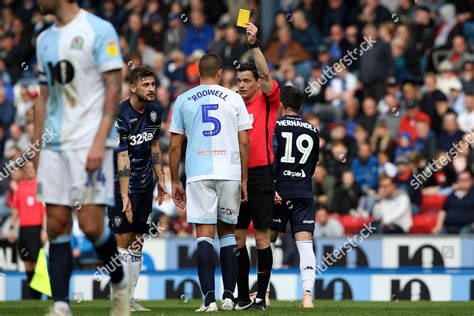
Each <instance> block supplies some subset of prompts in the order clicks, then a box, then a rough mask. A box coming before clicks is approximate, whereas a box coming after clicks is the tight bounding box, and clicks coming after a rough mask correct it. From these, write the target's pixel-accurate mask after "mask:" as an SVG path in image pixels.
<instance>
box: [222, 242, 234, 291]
mask: <svg viewBox="0 0 474 316" xmlns="http://www.w3.org/2000/svg"><path fill="white" fill-rule="evenodd" d="M220 242H221V251H220V261H221V270H222V281H223V283H224V293H223V294H222V299H226V298H230V299H234V291H235V283H236V282H237V265H238V264H237V263H238V262H237V260H238V259H237V248H236V246H235V235H226V236H223V237H222V238H221V239H220Z"/></svg>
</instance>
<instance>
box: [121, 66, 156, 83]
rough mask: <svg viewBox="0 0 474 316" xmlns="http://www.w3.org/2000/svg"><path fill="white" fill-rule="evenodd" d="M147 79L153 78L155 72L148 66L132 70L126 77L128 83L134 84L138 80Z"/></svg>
mask: <svg viewBox="0 0 474 316" xmlns="http://www.w3.org/2000/svg"><path fill="white" fill-rule="evenodd" d="M147 77H153V78H154V77H155V72H154V71H153V69H151V68H150V67H148V66H139V67H136V68H133V69H132V71H130V75H129V76H128V79H129V83H130V84H135V83H136V82H137V81H138V80H142V79H144V78H147Z"/></svg>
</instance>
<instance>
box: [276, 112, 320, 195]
mask: <svg viewBox="0 0 474 316" xmlns="http://www.w3.org/2000/svg"><path fill="white" fill-rule="evenodd" d="M275 136H276V139H277V143H278V145H277V157H276V170H277V171H276V183H275V189H276V191H277V192H278V193H279V194H280V195H281V197H282V198H285V199H286V198H312V197H313V194H312V186H311V178H312V176H313V173H314V169H315V168H316V163H317V162H318V160H319V131H318V130H317V128H316V127H315V126H313V125H312V124H310V123H308V122H306V121H304V120H303V119H301V118H300V117H298V116H293V115H285V116H283V117H281V118H279V119H278V120H277V123H276V128H275Z"/></svg>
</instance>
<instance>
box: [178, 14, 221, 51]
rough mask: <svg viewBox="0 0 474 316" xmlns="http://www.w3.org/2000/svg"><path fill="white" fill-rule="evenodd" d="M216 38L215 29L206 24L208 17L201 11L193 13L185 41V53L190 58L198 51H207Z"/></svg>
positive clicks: (183, 46)
mask: <svg viewBox="0 0 474 316" xmlns="http://www.w3.org/2000/svg"><path fill="white" fill-rule="evenodd" d="M213 37H214V29H213V28H212V26H211V25H209V24H208V23H207V22H206V16H205V15H204V13H202V12H201V11H193V12H192V13H191V26H190V27H189V28H188V29H187V31H186V35H185V36H184V39H183V44H182V48H183V52H184V54H185V55H186V56H190V55H191V54H192V53H193V52H194V51H195V50H196V49H200V50H202V51H205V52H206V51H207V48H208V46H209V44H210V43H211V42H212V39H213Z"/></svg>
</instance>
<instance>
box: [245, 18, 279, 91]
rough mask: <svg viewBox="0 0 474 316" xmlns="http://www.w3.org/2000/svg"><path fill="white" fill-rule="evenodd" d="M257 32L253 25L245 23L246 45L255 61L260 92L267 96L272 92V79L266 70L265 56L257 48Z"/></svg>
mask: <svg viewBox="0 0 474 316" xmlns="http://www.w3.org/2000/svg"><path fill="white" fill-rule="evenodd" d="M257 32H258V28H257V27H256V26H255V24H253V23H250V22H247V27H246V28H245V33H246V35H247V45H248V47H249V48H250V51H251V52H252V55H253V58H254V60H255V66H257V71H258V76H259V77H260V85H261V86H262V91H263V92H264V93H265V94H269V93H270V92H271V91H272V87H273V82H272V81H273V78H272V74H271V72H270V70H269V69H268V66H267V61H266V60H265V56H264V55H263V52H262V50H261V49H260V47H259V44H260V43H259V41H258V39H257Z"/></svg>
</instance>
